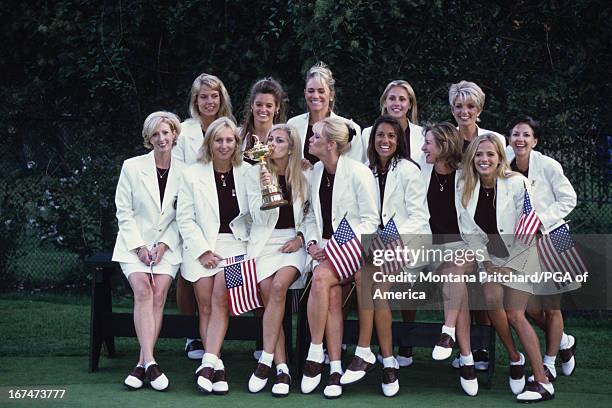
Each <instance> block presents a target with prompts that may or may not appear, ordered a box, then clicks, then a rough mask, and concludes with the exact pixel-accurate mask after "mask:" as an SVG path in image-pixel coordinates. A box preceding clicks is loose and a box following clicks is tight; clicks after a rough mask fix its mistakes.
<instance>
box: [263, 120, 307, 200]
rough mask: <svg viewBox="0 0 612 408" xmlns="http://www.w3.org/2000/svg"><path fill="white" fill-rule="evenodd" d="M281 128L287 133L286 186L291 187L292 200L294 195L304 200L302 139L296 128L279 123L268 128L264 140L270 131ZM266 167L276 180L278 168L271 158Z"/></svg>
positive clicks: (305, 184) (304, 179) (304, 182)
mask: <svg viewBox="0 0 612 408" xmlns="http://www.w3.org/2000/svg"><path fill="white" fill-rule="evenodd" d="M277 130H281V131H283V132H285V133H286V134H287V139H288V142H289V153H290V154H289V162H288V163H287V169H286V171H285V177H286V180H287V186H288V187H289V188H290V189H291V196H292V199H293V201H295V197H300V198H301V199H302V200H304V198H305V196H306V193H305V191H306V186H307V182H306V178H305V177H304V173H302V141H301V139H300V135H299V133H298V131H297V129H296V128H294V127H293V126H291V125H287V124H284V123H279V124H276V125H274V126H272V127H271V128H270V131H269V132H268V134H267V135H266V140H267V139H268V137H269V136H270V135H271V134H272V132H274V131H277ZM268 167H269V169H270V173H271V174H272V176H273V177H274V179H275V180H276V181H277V182H278V169H277V168H276V165H275V164H274V161H273V160H269V161H268Z"/></svg>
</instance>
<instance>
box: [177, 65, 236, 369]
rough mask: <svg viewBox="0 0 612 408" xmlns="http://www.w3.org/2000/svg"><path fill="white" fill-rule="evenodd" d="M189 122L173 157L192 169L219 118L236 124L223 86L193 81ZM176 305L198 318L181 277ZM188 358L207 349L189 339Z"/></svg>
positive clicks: (206, 77)
mask: <svg viewBox="0 0 612 408" xmlns="http://www.w3.org/2000/svg"><path fill="white" fill-rule="evenodd" d="M189 113H190V115H191V118H190V119H187V120H186V121H185V122H183V123H182V124H181V127H182V132H181V137H180V138H179V141H178V143H177V145H176V147H175V148H174V149H173V150H172V156H173V157H176V158H178V159H179V160H182V161H183V162H184V163H185V164H187V165H191V164H193V163H195V162H196V161H197V160H198V158H199V157H200V154H201V152H200V149H201V148H202V142H203V141H204V133H206V129H208V126H210V124H211V123H212V122H213V121H214V120H215V119H217V118H220V117H222V116H226V117H228V118H230V119H232V120H234V121H235V119H234V116H233V115H232V102H231V100H230V97H229V94H228V93H227V89H226V88H225V85H223V82H221V80H220V79H219V78H217V77H216V76H214V75H210V74H206V73H203V74H200V75H198V77H197V78H196V79H194V81H193V83H192V84H191V90H190V92H189ZM176 304H177V306H178V309H179V311H180V312H181V313H182V314H184V315H188V316H195V315H196V313H197V303H196V299H195V295H194V293H193V287H192V286H191V283H189V282H187V281H186V280H185V279H183V277H182V275H180V274H179V277H178V281H177V285H176ZM185 355H186V356H187V358H189V359H191V360H200V359H201V358H202V356H203V355H204V346H203V344H202V342H201V340H199V339H187V341H186V342H185Z"/></svg>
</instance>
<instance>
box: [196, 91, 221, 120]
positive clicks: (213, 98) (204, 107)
mask: <svg viewBox="0 0 612 408" xmlns="http://www.w3.org/2000/svg"><path fill="white" fill-rule="evenodd" d="M197 98H198V99H197V103H198V112H200V116H202V117H207V118H210V119H215V118H216V116H217V113H219V107H220V106H221V95H220V93H219V91H214V90H212V89H210V88H209V87H207V86H202V87H201V88H200V92H199V93H198V96H197Z"/></svg>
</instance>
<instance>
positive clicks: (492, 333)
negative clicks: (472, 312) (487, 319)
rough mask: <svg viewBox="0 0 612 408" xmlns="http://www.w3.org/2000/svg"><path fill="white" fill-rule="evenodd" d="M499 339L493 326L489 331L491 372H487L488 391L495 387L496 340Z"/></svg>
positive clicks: (486, 384)
mask: <svg viewBox="0 0 612 408" xmlns="http://www.w3.org/2000/svg"><path fill="white" fill-rule="evenodd" d="M496 337H497V332H496V331H495V327H493V325H491V328H490V329H489V370H488V371H487V381H486V383H485V386H486V387H487V389H489V390H490V389H491V386H492V385H493V374H494V373H495V340H496Z"/></svg>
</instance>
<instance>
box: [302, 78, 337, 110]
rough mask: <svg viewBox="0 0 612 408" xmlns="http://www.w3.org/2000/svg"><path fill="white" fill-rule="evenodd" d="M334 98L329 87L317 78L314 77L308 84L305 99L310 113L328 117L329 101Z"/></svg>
mask: <svg viewBox="0 0 612 408" xmlns="http://www.w3.org/2000/svg"><path fill="white" fill-rule="evenodd" d="M332 97H333V95H332V94H331V92H330V90H329V87H328V86H327V85H326V84H325V83H323V82H322V81H320V80H319V79H318V78H316V77H312V78H310V79H309V80H308V82H306V89H304V98H306V104H307V105H308V111H309V112H320V113H322V114H323V115H327V113H328V112H329V110H330V109H329V101H330V99H331V98H332Z"/></svg>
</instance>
